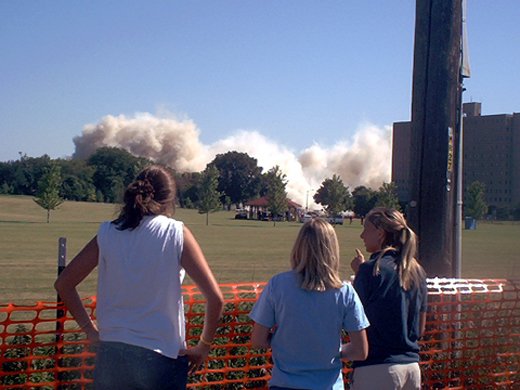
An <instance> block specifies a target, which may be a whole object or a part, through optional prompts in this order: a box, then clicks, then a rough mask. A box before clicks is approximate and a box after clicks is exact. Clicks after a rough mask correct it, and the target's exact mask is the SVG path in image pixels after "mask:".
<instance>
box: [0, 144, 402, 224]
mask: <svg viewBox="0 0 520 390" xmlns="http://www.w3.org/2000/svg"><path fill="white" fill-rule="evenodd" d="M152 163H153V162H152V161H151V160H149V159H146V158H143V157H136V156H134V155H132V154H131V153H129V152H127V151H126V150H124V149H120V148H115V147H102V148H99V149H97V151H96V152H95V153H94V154H92V155H91V156H90V157H89V158H88V159H86V160H80V159H61V158H58V159H52V158H50V157H49V156H48V155H43V156H41V157H29V156H27V155H25V154H21V153H20V158H19V159H18V160H14V161H7V162H0V194H11V195H29V196H33V197H35V201H36V202H37V203H38V204H39V205H40V206H41V207H43V208H45V209H47V211H48V213H50V210H53V209H55V208H56V207H58V206H59V204H61V202H63V201H64V200H71V201H86V202H107V203H117V202H120V201H121V195H122V194H123V192H124V189H125V188H126V186H128V184H130V183H131V182H132V180H133V179H134V177H135V176H136V175H137V173H138V172H139V171H141V170H142V169H143V168H144V167H145V166H147V165H149V164H152ZM167 168H168V167H167ZM171 172H172V174H173V176H174V177H175V179H176V183H177V199H178V203H179V206H180V207H183V208H196V209H198V210H199V212H200V213H206V214H209V213H210V212H212V211H215V210H219V209H223V208H225V209H230V208H231V207H232V206H233V205H236V206H239V205H243V204H245V202H247V201H248V200H250V199H254V198H258V197H261V196H267V198H268V202H269V203H268V208H269V210H270V212H271V213H272V214H273V215H278V214H279V215H283V213H284V212H285V211H286V210H287V192H286V186H287V183H288V181H287V177H286V175H285V174H284V173H283V172H282V170H281V169H280V167H279V166H275V167H273V168H271V169H269V170H268V171H266V172H264V169H263V168H262V167H260V166H258V161H257V160H256V159H255V158H253V157H251V156H249V155H248V154H247V153H240V152H237V151H230V152H227V153H224V154H219V155H217V156H216V157H215V158H214V159H213V161H211V162H210V163H208V164H207V166H206V168H205V169H204V170H203V171H202V172H183V173H181V172H175V171H174V170H171ZM313 199H314V201H315V202H316V203H317V204H320V205H321V206H322V207H323V209H324V210H325V211H326V212H327V213H329V214H338V213H340V212H342V211H344V210H352V211H354V212H355V213H356V214H357V215H365V214H366V213H367V212H368V211H369V210H370V209H371V208H372V207H374V206H376V205H383V206H387V207H396V208H400V205H399V202H398V199H397V196H396V188H395V185H394V184H393V183H383V184H382V186H381V187H380V188H379V189H377V190H373V189H371V188H369V187H366V186H358V187H356V188H354V189H353V190H352V191H351V190H350V189H349V188H348V186H346V185H345V184H344V183H343V182H342V180H341V178H340V177H339V176H338V175H333V176H332V177H331V178H325V179H324V181H323V182H322V183H321V186H320V188H319V189H318V190H317V191H316V192H315V193H314V194H313ZM48 216H49V214H48Z"/></svg>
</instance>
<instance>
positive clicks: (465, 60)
mask: <svg viewBox="0 0 520 390" xmlns="http://www.w3.org/2000/svg"><path fill="white" fill-rule="evenodd" d="M466 7H467V2H466V0H462V15H461V17H462V23H461V35H462V39H461V42H460V64H459V105H458V123H457V137H456V141H457V151H458V152H457V162H456V164H457V205H456V209H455V223H454V227H453V229H454V240H453V252H454V259H453V277H455V278H461V277H462V226H463V222H462V214H463V213H462V211H463V206H464V188H463V179H464V169H463V168H464V109H463V108H464V105H463V103H462V94H463V93H464V91H465V88H464V78H465V77H470V74H471V71H470V66H469V49H468V39H467V38H468V37H467V30H466V15H467V12H466Z"/></svg>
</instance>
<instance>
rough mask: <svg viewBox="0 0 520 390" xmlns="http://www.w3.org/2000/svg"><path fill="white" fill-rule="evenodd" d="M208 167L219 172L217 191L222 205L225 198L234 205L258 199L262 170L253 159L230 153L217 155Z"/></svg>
mask: <svg viewBox="0 0 520 390" xmlns="http://www.w3.org/2000/svg"><path fill="white" fill-rule="evenodd" d="M208 165H211V166H214V167H216V168H217V169H218V171H219V181H218V191H219V192H220V193H221V195H220V198H221V202H222V203H223V204H226V197H229V200H230V201H231V203H234V204H236V205H238V204H240V203H244V202H245V201H247V200H249V199H252V198H256V197H258V195H259V193H260V185H261V177H262V168H261V167H259V166H258V163H257V160H256V159H255V158H253V157H250V156H249V155H248V154H247V153H240V152H236V151H232V152H227V153H225V154H219V155H217V156H216V157H215V159H214V160H213V161H212V162H210V163H209V164H208Z"/></svg>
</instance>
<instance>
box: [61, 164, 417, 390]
mask: <svg viewBox="0 0 520 390" xmlns="http://www.w3.org/2000/svg"><path fill="white" fill-rule="evenodd" d="M175 193H176V190H175V182H174V180H173V178H172V177H171V175H170V174H169V173H168V171H166V170H165V169H163V168H162V167H160V166H150V167H148V168H146V169H144V170H143V171H142V172H140V173H139V174H138V175H137V177H136V178H135V180H134V181H133V182H132V183H131V184H130V185H129V186H128V187H127V188H126V190H125V192H124V201H123V205H122V208H121V212H120V213H119V215H118V217H117V218H116V219H114V220H112V221H107V222H104V223H102V224H101V225H100V226H99V229H98V232H97V234H96V235H95V236H94V237H93V238H92V239H91V240H90V241H89V242H88V243H87V244H86V245H85V247H84V248H83V249H82V250H81V251H80V252H79V253H78V254H77V255H76V256H75V257H74V259H73V260H72V261H71V263H70V264H69V265H68V266H67V267H66V268H65V269H64V270H63V272H62V273H61V274H60V276H59V277H58V279H57V280H56V282H55V284H54V285H55V288H56V290H57V291H58V293H59V295H60V297H61V299H62V300H63V302H64V303H65V305H66V307H67V308H68V310H69V311H70V312H71V314H72V315H73V316H74V318H75V320H76V321H77V323H78V324H79V326H80V327H81V328H82V329H83V331H84V332H85V333H86V335H87V337H88V339H89V340H90V341H91V342H92V343H93V344H95V346H96V351H97V353H96V364H95V371H94V388H95V389H154V390H155V389H185V388H186V386H187V381H188V376H189V375H190V374H193V373H194V372H195V371H197V370H198V369H199V368H200V367H201V365H202V363H203V362H204V361H205V360H206V359H207V358H208V353H209V351H210V349H211V346H212V344H213V339H214V337H215V334H216V331H217V329H218V326H219V321H220V318H221V315H222V310H223V305H224V298H223V295H222V292H221V290H220V288H219V285H218V283H217V281H216V279H215V276H214V274H213V272H212V270H211V269H210V267H209V265H208V262H207V261H206V258H205V255H204V253H203V251H202V250H201V248H200V246H199V244H198V242H197V240H196V238H195V237H194V235H193V234H192V232H191V231H190V229H189V228H188V227H187V226H186V225H185V224H184V223H183V222H181V221H178V220H176V219H174V218H173V215H174V204H175V203H174V200H175V199H174V198H175ZM362 224H363V232H362V233H361V239H362V241H363V243H364V247H365V253H367V254H369V258H368V259H365V256H364V255H363V252H362V251H361V250H359V249H356V248H353V251H354V252H355V254H354V257H353V259H352V260H351V267H352V269H353V272H354V274H355V276H354V279H353V282H352V283H350V282H345V281H344V279H345V278H343V277H342V275H341V274H340V262H341V259H340V251H339V242H338V238H337V236H336V232H335V230H334V228H333V227H332V226H331V224H330V223H329V222H327V221H326V220H324V219H321V218H312V219H310V220H309V221H307V222H305V223H304V224H303V225H302V227H301V229H300V231H299V233H298V236H297V238H296V241H295V242H294V245H293V247H292V250H291V253H290V256H289V259H290V262H289V264H290V267H289V269H288V270H287V271H286V272H282V273H280V274H277V275H274V276H273V277H272V278H271V279H270V280H269V281H268V283H267V285H266V286H265V288H264V290H263V291H262V293H261V295H260V297H259V299H258V301H257V302H256V303H255V305H254V306H253V308H252V310H251V312H250V314H249V316H250V318H251V319H252V321H253V322H254V326H253V330H252V334H251V343H252V346H253V347H255V348H270V349H271V350H272V359H273V369H272V372H271V379H270V382H269V388H270V389H274V390H280V389H307V390H321V389H323V390H327V389H343V388H344V380H343V375H342V371H341V369H342V365H343V363H345V362H351V364H352V367H353V375H352V377H351V378H350V384H351V388H352V389H355V390H360V389H361V390H362V389H370V390H373V389H378V390H379V389H382V390H385V389H420V388H421V373H420V369H419V346H418V340H419V338H420V337H421V335H422V333H423V332H424V327H425V319H426V310H427V289H426V275H425V272H424V270H423V268H422V267H421V266H420V264H419V263H418V261H417V259H416V252H417V237H416V235H415V233H414V232H413V231H412V230H411V229H410V228H409V227H408V225H407V222H406V220H405V218H404V217H403V215H402V214H401V213H400V212H398V211H396V210H393V209H387V208H375V209H373V210H372V211H370V213H368V214H367V215H366V217H364V219H363V222H362ZM96 268H97V272H98V284H97V308H96V321H95V322H94V321H93V320H92V319H91V317H90V316H89V314H88V312H87V311H86V309H85V307H84V305H83V303H82V300H81V298H80V296H79V294H78V292H77V286H78V284H80V283H81V282H82V281H83V280H84V279H85V278H86V277H87V276H88V275H89V274H91V273H92V272H93V271H94V269H96ZM185 273H187V274H188V275H189V277H190V279H191V280H192V281H193V282H194V283H195V284H196V285H197V287H198V288H199V290H200V291H201V293H202V294H203V296H204V298H205V300H206V304H205V313H204V325H203V329H202V332H201V334H200V337H199V339H198V343H197V344H196V345H194V346H190V347H188V346H187V344H186V333H185V318H184V307H183V300H182V293H181V292H182V290H181V285H182V282H183V279H184V276H185ZM344 332H346V333H348V336H349V337H348V340H349V341H348V342H347V343H343V340H344V337H343V335H344Z"/></svg>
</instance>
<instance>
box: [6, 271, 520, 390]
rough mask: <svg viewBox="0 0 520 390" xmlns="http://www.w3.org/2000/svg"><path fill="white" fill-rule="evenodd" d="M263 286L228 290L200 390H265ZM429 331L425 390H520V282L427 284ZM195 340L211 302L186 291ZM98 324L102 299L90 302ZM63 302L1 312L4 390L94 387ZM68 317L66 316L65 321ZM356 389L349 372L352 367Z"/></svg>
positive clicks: (195, 385)
mask: <svg viewBox="0 0 520 390" xmlns="http://www.w3.org/2000/svg"><path fill="white" fill-rule="evenodd" d="M264 285H265V284H264V283H247V284H224V285H221V288H222V291H223V292H224V295H225V298H226V306H225V313H224V317H223V320H222V326H221V327H220V328H219V330H218V335H217V337H216V338H215V343H214V348H213V349H212V352H211V355H210V358H209V359H208V361H207V362H206V363H205V365H204V367H203V368H202V369H201V370H200V371H198V372H197V373H196V375H194V376H193V377H191V378H190V384H189V387H190V388H192V389H203V388H204V389H208V388H209V389H244V388H266V384H267V381H268V379H269V372H270V369H271V367H272V364H271V361H270V354H269V352H268V351H266V350H255V349H252V348H251V347H250V344H249V336H250V331H251V326H252V323H251V321H250V320H249V318H248V316H247V314H248V313H249V311H250V310H251V307H252V305H253V303H254V302H255V301H256V299H257V297H258V295H259V294H260V292H261V291H262V288H263V287H264ZM428 285H429V293H430V294H429V302H430V307H429V314H428V322H427V331H426V334H425V336H424V337H423V340H422V341H421V369H422V372H423V383H424V388H427V389H515V388H516V389H520V281H510V280H489V279H486V280H475V279H472V280H467V279H464V280H463V279H429V281H428ZM184 294H185V295H184V297H185V306H186V320H187V338H188V342H189V343H195V342H196V341H197V339H198V335H200V333H201V330H202V323H203V316H204V313H203V312H204V301H203V297H202V295H201V294H200V293H199V291H198V290H197V288H196V287H194V286H186V287H184ZM85 305H86V306H87V308H88V310H89V311H90V313H91V315H92V317H94V315H95V306H96V300H95V297H90V298H88V299H85ZM60 309H63V308H62V307H61V306H59V305H58V304H56V303H49V302H38V303H36V304H35V305H34V306H17V305H12V304H8V305H3V306H0V353H1V355H0V389H19V388H24V389H26V388H47V389H49V388H60V389H88V388H92V370H93V368H94V359H95V351H94V350H93V348H92V347H91V346H90V345H89V344H88V343H87V342H86V340H85V335H84V334H83V333H82V332H80V331H79V330H78V326H77V324H76V322H75V321H74V320H73V319H72V318H71V317H70V314H68V313H67V314H66V315H65V316H63V318H60V319H59V320H56V318H57V316H60V313H58V312H59V311H60ZM61 314H62V315H63V314H64V313H63V312H61ZM343 371H344V374H345V375H344V377H345V382H346V383H348V380H349V379H348V378H349V375H348V374H349V372H350V369H349V366H348V365H345V366H344V370H343Z"/></svg>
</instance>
